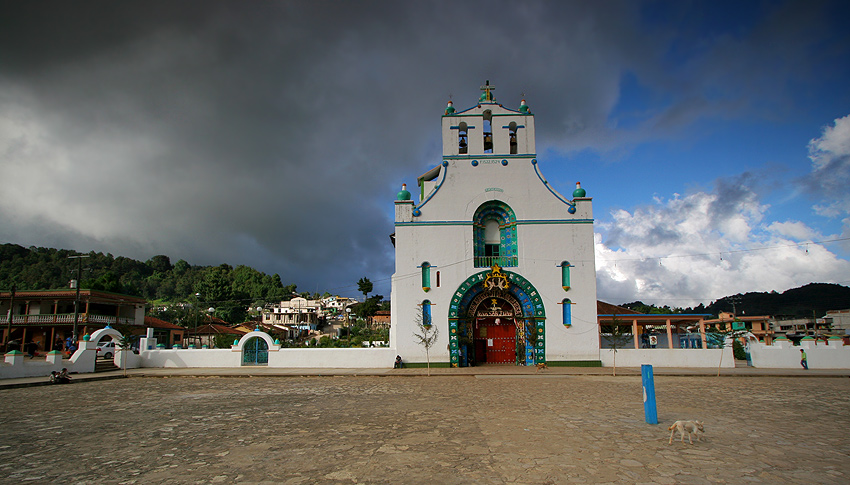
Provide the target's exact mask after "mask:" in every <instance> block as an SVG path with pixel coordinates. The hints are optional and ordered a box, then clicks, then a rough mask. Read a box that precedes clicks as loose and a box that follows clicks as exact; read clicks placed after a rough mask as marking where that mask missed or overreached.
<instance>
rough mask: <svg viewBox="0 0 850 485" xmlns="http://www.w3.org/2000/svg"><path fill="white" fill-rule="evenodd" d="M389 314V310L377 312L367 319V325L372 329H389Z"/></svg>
mask: <svg viewBox="0 0 850 485" xmlns="http://www.w3.org/2000/svg"><path fill="white" fill-rule="evenodd" d="M390 315H391V312H390V311H389V310H378V312H377V313H375V315H373V316H371V317H369V325H372V326H374V327H386V328H390V322H391V318H390Z"/></svg>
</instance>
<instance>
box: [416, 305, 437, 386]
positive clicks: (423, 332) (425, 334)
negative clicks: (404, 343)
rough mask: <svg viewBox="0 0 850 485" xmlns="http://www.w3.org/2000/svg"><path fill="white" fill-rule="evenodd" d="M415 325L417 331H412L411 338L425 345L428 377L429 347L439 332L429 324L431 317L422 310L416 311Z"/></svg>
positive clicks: (429, 364)
mask: <svg viewBox="0 0 850 485" xmlns="http://www.w3.org/2000/svg"><path fill="white" fill-rule="evenodd" d="M416 327H417V328H418V329H419V333H414V334H413V338H414V340H415V341H416V343H417V344H419V345H421V346H423V347H425V360H426V362H427V364H426V365H427V367H428V376H429V377H430V376H431V347H433V346H434V344H435V343H437V336H439V334H440V332H439V330H438V329H437V327H435V326H433V325H432V324H431V319H430V318H429V317H428V316H427V315H424V314H423V313H422V312H418V313H417V315H416Z"/></svg>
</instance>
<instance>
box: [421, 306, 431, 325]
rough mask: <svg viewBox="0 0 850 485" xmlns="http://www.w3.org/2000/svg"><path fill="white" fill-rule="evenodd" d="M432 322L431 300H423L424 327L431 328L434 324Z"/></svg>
mask: <svg viewBox="0 0 850 485" xmlns="http://www.w3.org/2000/svg"><path fill="white" fill-rule="evenodd" d="M432 322H433V321H432V320H431V300H423V301H422V325H425V326H426V327H430V326H431V324H432Z"/></svg>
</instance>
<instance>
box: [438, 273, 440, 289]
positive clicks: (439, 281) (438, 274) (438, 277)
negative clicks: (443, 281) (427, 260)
mask: <svg viewBox="0 0 850 485" xmlns="http://www.w3.org/2000/svg"><path fill="white" fill-rule="evenodd" d="M439 287H440V272H439V271H437V288H439Z"/></svg>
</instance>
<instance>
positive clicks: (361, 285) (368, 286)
mask: <svg viewBox="0 0 850 485" xmlns="http://www.w3.org/2000/svg"><path fill="white" fill-rule="evenodd" d="M357 291H359V292H360V293H363V300H366V295H368V294H369V292H371V291H372V282H371V281H369V278H366V277H365V276H364V277H363V278H360V280H359V281H358V282H357Z"/></svg>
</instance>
